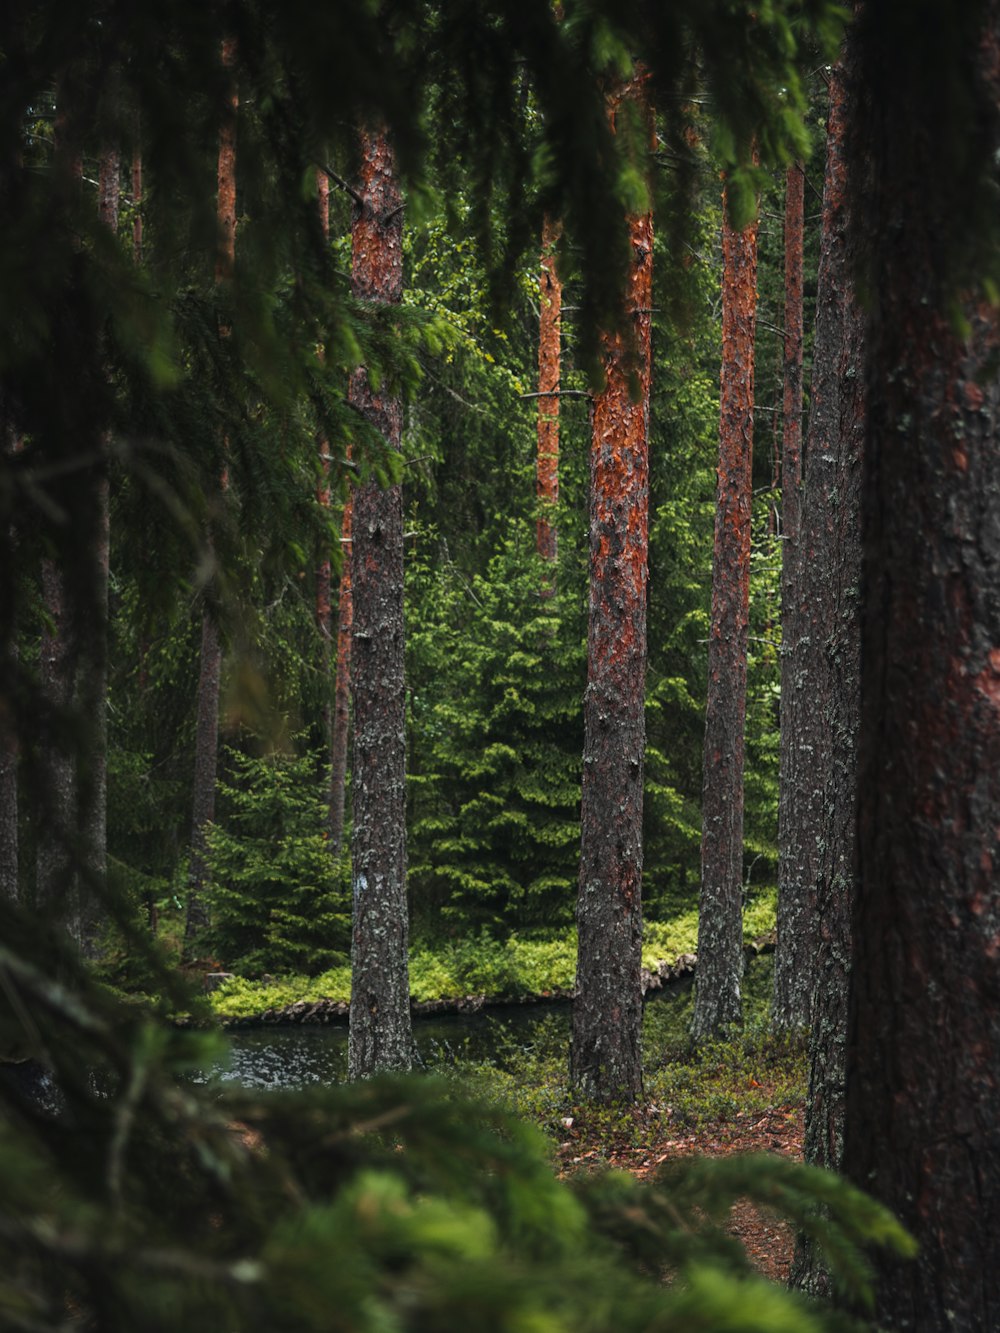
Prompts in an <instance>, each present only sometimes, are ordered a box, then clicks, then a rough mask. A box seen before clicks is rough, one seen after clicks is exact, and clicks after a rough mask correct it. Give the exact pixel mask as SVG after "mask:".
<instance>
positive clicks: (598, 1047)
mask: <svg viewBox="0 0 1000 1333" xmlns="http://www.w3.org/2000/svg"><path fill="white" fill-rule="evenodd" d="M644 98H645V95H644V89H643V77H642V76H641V75H640V76H638V77H636V78H635V79H633V80H632V81H631V82H630V83H628V84H625V85H623V86H621V87H620V88H619V89H618V90H617V91H616V93H615V94H614V96H613V97H612V99H611V119H612V126H613V127H614V124H615V120H616V117H617V116H618V114H619V113H620V111H621V109H622V107H623V106H625V107H626V109H627V103H628V101H629V100H633V101H634V100H636V99H642V100H643V102H644ZM643 114H644V115H646V114H648V113H647V112H646V111H645V109H644V110H643ZM627 226H628V229H629V235H630V239H631V243H632V264H631V269H630V272H629V278H628V290H627V293H626V301H627V307H626V308H627V311H628V315H629V321H630V324H631V334H632V349H631V350H632V351H633V352H634V363H633V362H632V361H631V359H630V348H629V346H628V343H627V340H626V338H625V337H624V336H623V335H622V334H614V335H609V336H606V337H605V339H604V371H605V375H606V384H605V388H604V390H603V391H602V392H601V393H600V394H599V395H598V396H597V397H596V399H595V400H594V409H593V422H592V433H591V453H590V612H589V628H588V633H587V691H586V694H585V696H584V750H583V788H582V797H581V799H582V804H581V845H580V886H579V895H578V898H577V910H576V918H577V928H578V935H579V944H578V956H577V970H576V996H575V998H574V1001H573V1038H572V1048H571V1057H570V1073H571V1079H572V1083H573V1086H574V1087H575V1088H576V1090H577V1091H578V1092H579V1093H580V1094H582V1095H583V1096H585V1097H588V1098H595V1099H597V1100H600V1101H613V1100H623V1101H634V1100H635V1099H636V1098H637V1097H639V1096H641V1094H642V1052H641V1029H642V986H641V979H640V971H641V963H642V958H641V955H642V794H643V792H642V775H643V760H644V754H645V741H646V728H645V715H644V705H645V683H646V585H647V581H648V545H649V393H650V378H651V358H650V345H651V314H650V308H651V306H652V290H653V215H652V213H642V214H637V215H633V216H631V217H629V218H628V219H627ZM633 373H635V374H637V376H638V390H639V392H638V397H637V398H634V397H633V393H632V384H631V380H632V377H633Z"/></svg>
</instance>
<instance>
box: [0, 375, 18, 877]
mask: <svg viewBox="0 0 1000 1333" xmlns="http://www.w3.org/2000/svg"><path fill="white" fill-rule="evenodd" d="M0 413H2V420H0V429H2V435H0V439H2V440H3V444H4V447H5V449H6V451H7V453H8V454H13V453H17V452H18V450H19V448H20V444H21V441H20V439H19V438H18V437H17V435H16V434H15V432H14V430H13V428H12V425H11V422H10V420H9V418H8V415H7V408H6V404H5V403H4V401H3V399H2V398H0ZM16 546H17V528H16V525H15V524H14V523H13V522H12V523H11V524H10V525H9V527H8V528H7V532H6V534H5V537H4V542H3V552H4V555H5V556H6V557H7V559H6V561H5V566H6V568H8V569H13V568H14V553H15V551H16ZM4 584H5V586H4V587H3V588H2V589H0V670H2V672H3V679H2V683H0V899H2V900H3V901H6V902H9V903H12V902H16V901H17V899H18V897H19V887H18V880H19V868H20V845H19V836H18V811H19V808H20V803H19V798H18V776H19V769H20V751H21V741H20V735H19V729H18V709H17V703H16V699H17V665H18V648H17V598H16V596H15V588H14V580H13V579H6V580H5V581H4Z"/></svg>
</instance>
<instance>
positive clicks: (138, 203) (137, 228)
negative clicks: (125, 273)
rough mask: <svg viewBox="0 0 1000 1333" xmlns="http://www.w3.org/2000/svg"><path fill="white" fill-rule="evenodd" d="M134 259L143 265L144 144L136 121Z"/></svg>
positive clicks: (133, 221) (133, 216)
mask: <svg viewBox="0 0 1000 1333" xmlns="http://www.w3.org/2000/svg"><path fill="white" fill-rule="evenodd" d="M132 206H133V208H134V210H135V211H134V213H133V215H132V257H133V259H134V260H135V262H136V266H137V267H138V266H139V265H140V264H141V263H142V143H141V141H140V138H139V124H138V120H137V121H136V133H135V146H134V147H133V149H132Z"/></svg>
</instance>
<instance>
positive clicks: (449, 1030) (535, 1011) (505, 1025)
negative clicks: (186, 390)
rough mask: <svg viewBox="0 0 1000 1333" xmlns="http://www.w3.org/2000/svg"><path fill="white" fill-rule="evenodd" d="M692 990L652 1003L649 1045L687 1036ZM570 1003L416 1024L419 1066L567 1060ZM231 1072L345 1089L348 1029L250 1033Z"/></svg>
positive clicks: (277, 1084) (234, 1076)
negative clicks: (667, 1030) (528, 1057)
mask: <svg viewBox="0 0 1000 1333" xmlns="http://www.w3.org/2000/svg"><path fill="white" fill-rule="evenodd" d="M689 990H690V987H689V985H685V984H683V983H682V984H681V985H680V986H678V987H676V988H674V989H672V990H671V991H665V992H662V993H661V994H659V995H655V996H652V997H650V999H649V1001H648V1002H647V1004H646V1011H645V1022H644V1025H643V1026H644V1044H645V1045H646V1047H647V1049H651V1048H655V1047H656V1046H658V1045H659V1044H660V1040H661V1038H662V1032H663V1029H664V1025H665V1022H666V1023H667V1024H669V1025H670V1026H673V1025H678V1026H682V1030H684V1031H686V1028H687V1017H686V1014H685V1013H684V1010H685V1009H686V1008H687V1006H688V1005H689V1003H690V1002H689V1000H688V1001H687V1002H686V1003H685V1002H684V1001H682V997H684V996H686V995H688V993H689ZM570 1011H571V1006H570V1005H569V1004H565V1003H563V1004H544V1003H543V1004H531V1005H495V1006H491V1007H489V1008H487V1009H482V1010H480V1011H479V1012H478V1013H474V1014H439V1015H435V1016H434V1017H428V1018H419V1017H418V1018H414V1020H413V1038H414V1043H415V1045H416V1053H417V1061H416V1063H417V1065H418V1067H423V1068H424V1069H428V1070H434V1069H437V1070H441V1069H448V1068H450V1067H451V1066H453V1065H454V1064H456V1063H457V1062H459V1061H470V1062H475V1063H485V1064H491V1065H495V1066H496V1067H497V1068H498V1069H509V1068H511V1067H512V1066H514V1065H515V1064H517V1063H518V1062H521V1061H523V1058H524V1055H525V1053H526V1052H528V1053H534V1054H535V1055H537V1056H542V1057H546V1056H556V1057H558V1058H560V1059H562V1058H565V1056H566V1053H567V1051H568V1047H569V1033H570ZM230 1042H231V1056H230V1061H229V1064H228V1066H226V1067H217V1068H215V1069H214V1070H212V1071H211V1073H210V1075H209V1077H210V1078H211V1079H212V1080H213V1081H219V1082H224V1083H225V1082H230V1083H232V1082H235V1083H240V1084H242V1085H243V1086H244V1087H249V1088H302V1087H306V1086H308V1085H310V1084H316V1083H320V1084H324V1083H325V1084H330V1083H342V1082H344V1080H345V1079H346V1077H347V1024H346V1023H343V1024H340V1023H338V1024H330V1025H329V1026H322V1025H316V1026H311V1025H303V1026H287V1027H260V1028H242V1029H238V1030H236V1031H235V1032H232V1033H231V1034H230Z"/></svg>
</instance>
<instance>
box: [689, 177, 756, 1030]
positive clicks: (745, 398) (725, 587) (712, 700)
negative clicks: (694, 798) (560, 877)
mask: <svg viewBox="0 0 1000 1333" xmlns="http://www.w3.org/2000/svg"><path fill="white" fill-rule="evenodd" d="M722 256H723V280H722V376H721V412H720V429H719V473H718V489H717V492H716V511H715V554H714V559H713V562H712V612H711V626H710V629H709V640H708V701H707V706H706V712H705V772H704V783H703V788H702V840H701V897H700V902H699V906H698V974H697V977H696V980H695V1001H694V1017H693V1019H692V1025H691V1034H692V1036H693V1037H694V1038H695V1039H696V1040H701V1039H702V1038H705V1037H710V1036H714V1035H716V1034H718V1033H720V1032H722V1031H723V1030H725V1029H726V1028H727V1027H729V1026H731V1025H733V1024H738V1023H739V1022H740V1021H741V1017H742V1004H741V993H740V984H741V979H742V976H743V734H744V724H745V720H746V687H747V635H748V627H749V610H750V511H751V507H752V502H753V475H752V474H753V393H754V331H755V326H756V316H757V222H756V221H754V222H752V223H750V224H749V225H748V226H746V227H744V228H743V229H742V231H736V230H735V229H734V228H733V226H732V225H731V223H730V220H729V204H728V198H727V194H726V192H725V191H724V192H723V223H722Z"/></svg>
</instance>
